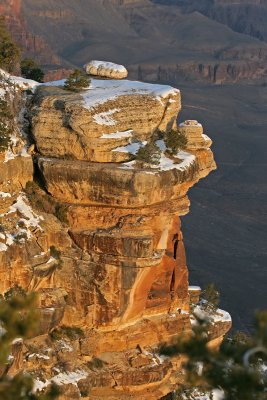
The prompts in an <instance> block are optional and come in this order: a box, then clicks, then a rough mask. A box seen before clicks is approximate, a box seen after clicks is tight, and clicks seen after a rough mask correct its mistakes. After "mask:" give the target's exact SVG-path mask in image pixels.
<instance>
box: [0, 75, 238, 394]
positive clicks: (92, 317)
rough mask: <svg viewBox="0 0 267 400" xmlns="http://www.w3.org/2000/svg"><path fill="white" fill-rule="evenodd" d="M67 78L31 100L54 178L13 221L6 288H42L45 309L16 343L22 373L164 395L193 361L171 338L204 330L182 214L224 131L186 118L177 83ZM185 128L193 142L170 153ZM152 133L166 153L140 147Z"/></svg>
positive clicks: (5, 241) (46, 169)
mask: <svg viewBox="0 0 267 400" xmlns="http://www.w3.org/2000/svg"><path fill="white" fill-rule="evenodd" d="M56 85H57V84H56V83H54V86H51V85H49V86H41V87H39V88H38V89H37V91H36V94H35V96H33V98H32V103H31V109H30V126H31V137H32V138H33V139H34V142H35V143H34V145H35V154H34V161H35V166H36V176H37V177H38V181H39V182H41V186H42V187H41V188H40V187H38V186H37V185H36V184H34V183H30V184H29V183H28V185H27V188H26V193H25V192H21V193H17V194H16V196H15V197H16V198H15V201H14V203H13V204H7V205H6V209H5V210H3V213H2V214H1V220H0V222H1V224H2V221H3V225H4V229H3V230H2V231H3V233H1V236H0V265H1V270H0V274H1V278H2V279H1V283H0V290H1V292H2V293H4V292H6V291H7V290H8V289H10V288H11V287H13V286H14V285H19V286H21V287H22V288H23V289H24V290H26V291H32V290H34V291H36V292H37V293H38V309H39V315H40V326H39V331H38V332H37V334H36V337H34V338H32V339H30V340H27V341H25V343H24V344H23V346H22V345H20V346H17V347H16V348H14V349H13V350H14V353H13V354H14V362H13V370H12V371H13V372H12V373H14V372H16V371H18V370H21V369H24V370H27V371H29V372H30V373H31V374H32V375H33V376H34V377H35V390H36V391H38V390H43V389H45V388H46V387H48V386H49V384H50V383H51V382H55V383H57V384H59V385H60V386H61V387H62V388H63V394H62V395H61V400H67V399H72V400H75V399H77V400H78V399H79V398H80V397H81V396H82V397H83V398H85V399H88V400H89V399H90V400H91V399H95V400H96V399H98V400H99V399H106V398H109V399H120V400H121V399H128V398H129V397H130V398H132V399H143V400H146V399H147V400H148V399H150V400H151V399H155V400H156V399H159V398H161V397H162V396H164V395H165V394H167V393H169V392H171V391H172V390H173V389H174V388H175V387H177V384H179V383H181V382H182V379H183V378H182V374H181V368H182V367H181V365H182V362H183V359H182V358H181V357H177V358H175V359H172V360H171V359H169V358H165V357H161V356H160V355H159V354H158V346H159V345H160V344H161V343H162V342H170V341H171V340H173V339H175V338H176V337H177V335H179V334H182V333H183V334H186V335H190V334H191V331H192V326H191V324H192V323H193V322H192V318H191V319H190V305H191V303H197V302H198V300H199V299H198V296H199V289H197V290H196V289H194V288H191V289H190V288H189V287H188V270H187V266H186V255H185V249H184V244H183V236H182V231H181V221H180V216H182V215H185V214H186V213H187V212H188V210H189V200H188V197H187V192H188V190H189V188H190V187H191V186H193V185H194V184H195V183H196V182H197V181H198V180H199V179H200V178H201V177H203V176H205V175H207V174H208V173H209V172H211V171H212V170H213V169H214V168H215V167H216V165H215V162H214V160H213V155H212V152H211V150H210V145H211V141H210V139H209V138H208V137H207V136H206V135H204V134H203V128H202V126H201V125H200V124H199V123H197V122H196V121H186V122H185V123H184V124H182V125H181V126H179V127H177V125H176V118H177V115H178V113H179V111H180V92H179V91H178V90H176V89H173V88H170V87H164V86H161V85H148V84H143V83H133V82H128V81H115V80H112V81H108V80H105V81H101V80H96V81H94V80H93V82H92V86H91V87H90V88H89V89H88V90H86V91H83V92H81V93H79V94H77V93H75V94H73V93H71V92H67V91H66V90H64V89H62V88H60V87H56ZM173 129H174V130H176V131H177V132H178V131H180V134H181V133H182V134H183V135H184V136H186V138H187V148H186V149H183V150H180V151H178V152H177V154H172V155H170V154H169V153H168V152H167V151H166V145H165V141H164V138H165V135H166V133H167V132H168V131H170V130H173ZM125 132H128V133H127V135H126V134H125ZM122 133H123V134H122ZM177 134H178V133H177ZM151 140H153V141H155V142H156V145H157V146H158V148H159V149H160V150H161V155H160V160H159V164H157V165H151V164H148V163H140V162H139V161H138V160H136V158H135V157H136V151H137V149H138V148H142V147H143V146H144V145H145V143H146V142H148V141H151ZM113 150H115V151H113ZM111 153H114V155H112V156H110V154H111ZM120 153H121V154H122V156H121V155H120ZM18 160H19V157H17V158H15V160H14V162H17V161H18ZM0 166H1V167H2V164H1V163H0ZM19 167H20V165H19V163H17V164H14V169H16V168H19ZM13 173H14V176H16V173H17V171H16V170H15V171H14V172H13ZM6 179H8V176H7V178H5V182H2V184H4V185H6V186H5V190H6V191H7V190H8V189H7V187H8V185H7V182H6ZM25 179H28V178H25ZM29 180H31V179H29ZM21 186H22V187H21V189H23V188H24V187H25V181H23V183H22V185H21ZM43 189H45V191H44V190H43ZM0 190H1V189H0ZM6 193H8V191H7V192H6ZM6 197H8V195H7V196H6ZM49 211H50V212H49ZM53 212H54V214H55V215H56V216H57V218H56V217H55V215H52V213H53ZM1 241H2V242H1ZM1 243H2V244H1ZM7 271H8V272H7ZM192 292H194V294H192ZM224 318H225V314H223V315H222V318H221V319H224ZM218 324H219V325H218ZM213 326H214V329H213V331H212V333H211V341H212V343H214V344H218V342H219V341H220V340H221V339H222V337H223V335H224V334H225V332H226V331H227V330H228V329H229V326H230V322H229V320H228V321H227V324H225V323H224V321H221V320H220V317H219V315H217V317H216V318H214V319H213ZM215 342H216V343H215Z"/></svg>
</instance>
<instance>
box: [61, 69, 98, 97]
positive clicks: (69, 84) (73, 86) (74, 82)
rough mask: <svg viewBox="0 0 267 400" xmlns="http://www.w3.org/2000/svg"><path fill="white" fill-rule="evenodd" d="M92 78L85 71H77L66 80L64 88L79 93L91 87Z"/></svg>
mask: <svg viewBox="0 0 267 400" xmlns="http://www.w3.org/2000/svg"><path fill="white" fill-rule="evenodd" d="M90 82H91V81H90V78H89V76H88V75H86V74H85V73H84V72H83V71H81V70H79V69H75V71H74V72H73V73H72V74H70V76H69V77H68V78H67V79H66V81H65V85H64V88H65V89H67V90H70V91H72V92H79V91H80V90H82V89H86V88H88V87H89V86H90Z"/></svg>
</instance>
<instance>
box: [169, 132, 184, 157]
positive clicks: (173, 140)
mask: <svg viewBox="0 0 267 400" xmlns="http://www.w3.org/2000/svg"><path fill="white" fill-rule="evenodd" d="M164 141H165V144H166V147H167V151H168V152H169V153H170V154H172V155H173V154H177V153H178V151H179V150H183V149H185V148H186V145H187V138H186V136H185V135H184V134H182V133H180V132H179V131H175V130H173V129H172V130H170V131H169V132H167V134H166V136H165V138H164Z"/></svg>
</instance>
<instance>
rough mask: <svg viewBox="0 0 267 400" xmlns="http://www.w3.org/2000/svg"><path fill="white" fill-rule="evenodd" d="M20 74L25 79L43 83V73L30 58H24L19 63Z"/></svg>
mask: <svg viewBox="0 0 267 400" xmlns="http://www.w3.org/2000/svg"><path fill="white" fill-rule="evenodd" d="M20 69H21V74H22V76H23V77H24V78H26V79H33V80H34V81H37V82H40V83H42V82H43V81H44V72H43V71H42V70H41V68H40V67H39V65H38V64H37V63H36V62H35V61H34V60H32V59H30V58H25V59H24V60H22V61H21V63H20Z"/></svg>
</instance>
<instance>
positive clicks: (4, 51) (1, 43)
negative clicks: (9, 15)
mask: <svg viewBox="0 0 267 400" xmlns="http://www.w3.org/2000/svg"><path fill="white" fill-rule="evenodd" d="M19 59H20V50H19V48H18V46H17V45H16V43H15V42H14V41H13V39H12V38H11V36H10V34H9V32H8V31H7V28H6V25H5V20H4V18H3V17H1V18H0V68H2V69H4V70H6V71H8V72H12V71H13V70H14V69H15V67H16V65H17V63H18V62H19Z"/></svg>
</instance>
